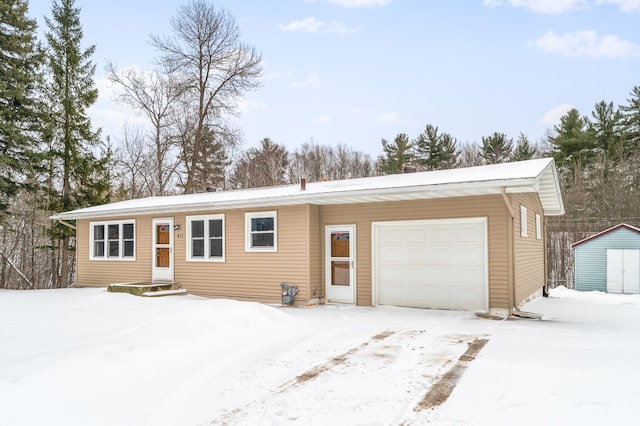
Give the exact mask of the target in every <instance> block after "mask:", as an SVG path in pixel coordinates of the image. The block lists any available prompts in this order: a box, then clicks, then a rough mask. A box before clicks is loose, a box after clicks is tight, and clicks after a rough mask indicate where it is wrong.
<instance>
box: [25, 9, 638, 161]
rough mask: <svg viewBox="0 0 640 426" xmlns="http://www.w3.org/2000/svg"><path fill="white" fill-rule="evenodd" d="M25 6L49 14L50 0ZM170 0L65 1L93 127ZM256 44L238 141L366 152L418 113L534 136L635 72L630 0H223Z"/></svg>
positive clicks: (620, 88) (450, 125) (114, 112)
mask: <svg viewBox="0 0 640 426" xmlns="http://www.w3.org/2000/svg"><path fill="white" fill-rule="evenodd" d="M29 4H30V15H31V16H32V17H35V18H37V19H38V22H39V25H40V26H41V28H40V30H41V31H42V29H43V27H44V20H43V16H44V15H46V16H50V9H51V2H50V1H49V0H31V1H30V2H29ZM179 4H181V2H178V1H165V0H111V1H108V2H107V1H95V0H76V5H77V6H79V7H81V9H82V11H81V20H82V24H83V27H84V36H85V37H84V41H85V47H86V46H88V45H90V44H96V45H97V48H96V53H95V55H94V57H93V59H94V61H95V62H96V63H97V76H96V77H97V85H98V88H99V89H100V100H99V101H98V103H97V104H96V105H95V106H94V107H93V108H92V110H91V116H92V119H93V124H94V126H95V127H102V128H103V132H104V134H109V135H111V137H112V139H113V140H115V141H117V140H118V138H120V137H121V132H122V126H123V123H124V122H125V121H129V122H135V120H136V118H135V114H134V113H133V112H131V111H127V110H124V109H123V108H121V107H118V106H117V105H115V104H114V103H113V102H112V99H113V96H114V95H113V88H111V87H109V84H108V83H107V82H106V80H105V79H104V74H105V72H104V67H105V64H106V63H107V61H112V62H114V63H116V64H117V65H118V66H119V67H125V66H138V67H140V68H142V69H151V68H152V67H153V59H154V57H155V56H156V52H155V51H154V49H153V48H152V47H151V46H150V45H149V44H148V39H149V35H150V34H168V33H170V26H169V20H170V18H171V17H172V16H175V14H176V11H177V8H178V5H179ZM214 4H215V6H216V7H224V8H226V9H227V10H228V11H229V12H231V14H232V15H234V16H235V18H236V20H237V23H238V25H239V27H240V30H241V34H242V39H243V40H244V41H245V42H246V43H248V44H250V45H252V46H254V47H255V48H256V49H257V50H258V51H259V52H260V53H261V54H262V56H263V61H264V68H265V72H264V77H263V79H262V87H261V88H259V89H258V90H256V91H253V92H249V93H247V94H246V96H245V98H244V100H243V101H242V114H241V116H240V117H239V118H237V119H235V121H236V124H237V125H238V127H240V128H241V129H242V131H243V134H244V147H245V148H247V147H250V146H255V145H257V144H258V143H259V141H260V140H261V139H262V138H265V137H269V138H271V139H272V140H273V141H275V142H277V143H280V144H283V145H285V146H287V147H288V148H289V149H294V148H296V147H298V146H300V145H301V144H303V143H306V142H309V141H310V140H311V139H313V140H314V141H315V142H317V143H320V144H323V145H337V144H339V143H342V144H346V145H348V146H351V147H352V148H354V149H358V150H361V151H364V152H366V153H369V154H371V155H373V156H377V155H378V154H379V153H380V152H381V144H380V140H381V138H385V139H389V140H390V139H393V138H394V137H395V136H396V135H397V134H398V133H407V134H408V135H409V137H410V138H415V137H416V136H418V134H419V133H420V132H421V131H423V130H424V127H425V126H426V125H427V124H433V125H435V126H438V127H439V129H440V130H441V131H443V132H448V133H450V134H451V135H452V136H454V137H456V138H457V139H458V140H459V141H460V142H478V141H480V140H481V137H482V136H487V135H490V134H491V133H493V132H495V131H497V132H503V133H506V134H507V135H508V136H509V137H512V138H514V140H515V139H516V138H517V136H518V134H519V133H520V132H522V133H524V134H525V135H527V136H528V137H529V139H530V140H533V141H537V140H540V139H542V138H544V137H545V134H546V132H547V131H548V130H549V129H552V128H553V125H554V124H555V123H557V122H558V119H559V117H560V116H561V115H562V114H563V113H564V112H565V111H567V110H568V109H569V108H571V107H575V108H577V109H578V110H579V111H580V112H581V113H582V114H583V115H590V114H591V111H592V110H593V106H594V104H595V103H597V102H599V101H601V100H605V101H607V102H609V101H612V102H614V104H616V105H620V104H625V103H626V100H627V99H628V98H629V92H630V91H631V90H632V89H633V87H634V86H637V85H640V29H639V28H640V0H464V1H463V0H423V1H417V0H274V1H258V0H254V1H248V0H247V1H244V0H235V1H234V0H222V1H216V2H214Z"/></svg>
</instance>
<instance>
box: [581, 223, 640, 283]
mask: <svg viewBox="0 0 640 426" xmlns="http://www.w3.org/2000/svg"><path fill="white" fill-rule="evenodd" d="M571 247H572V248H573V250H574V262H575V263H574V265H575V269H574V271H575V288H576V290H581V291H606V292H607V293H629V294H638V293H640V229H638V228H636V227H635V226H631V225H627V224H626V223H621V224H620V225H616V226H614V227H613V228H609V229H607V230H604V231H602V232H600V233H598V234H595V235H592V236H590V237H588V238H585V239H583V240H581V241H578V242H576V243H574V244H572V246H571Z"/></svg>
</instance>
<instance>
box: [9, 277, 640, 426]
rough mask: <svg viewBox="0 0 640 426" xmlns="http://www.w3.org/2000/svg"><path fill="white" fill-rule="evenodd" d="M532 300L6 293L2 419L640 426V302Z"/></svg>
mask: <svg viewBox="0 0 640 426" xmlns="http://www.w3.org/2000/svg"><path fill="white" fill-rule="evenodd" d="M523 309H525V310H527V311H530V312H537V313H540V314H542V315H543V320H542V321H538V320H526V319H517V320H508V321H494V320H488V319H480V318H477V317H476V316H475V315H474V314H472V313H469V312H451V311H432V310H422V309H409V308H395V307H377V308H358V307H354V306H338V305H328V306H317V307H312V308H278V307H270V306H264V305H260V304H256V303H243V302H235V301H228V300H210V299H203V298H198V297H194V296H180V297H165V298H140V297H135V296H130V295H127V294H117V293H107V292H106V291H105V290H103V289H67V290H41V291H29V292H15V291H0V424H1V425H40V424H41V425H65V426H66V425H83V426H84V425H153V426H156V425H201V424H203V425H209V424H248V425H279V424H305V425H325V424H336V425H337V424H341V425H342V424H344V425H351V424H368V425H369V424H380V425H387V424H389V425H399V424H425V423H430V424H438V425H459V424H463V425H507V424H508V425H512V424H518V425H538V424H545V425H566V424H583V425H584V424H592V425H600V424H635V423H636V421H637V419H636V417H637V408H636V407H637V406H638V404H640V297H638V296H622V295H610V294H600V293H577V292H574V291H570V290H566V289H563V288H560V289H556V290H554V291H553V292H552V297H550V298H544V299H538V300H535V301H533V302H531V303H529V304H528V305H526V306H525V307H524V308H523ZM483 339H486V340H487V343H486V345H485V346H484V347H482V345H479V346H477V347H476V349H477V350H478V352H477V354H470V352H467V351H468V349H469V348H470V347H473V346H474V345H477V344H478V342H483ZM465 353H466V355H465V356H462V357H461V355H463V354H465ZM465 367H466V369H465ZM456 368H457V369H458V370H456V371H458V373H459V374H457V375H455V374H452V371H453V369H456ZM443 380H444V382H445V385H446V384H447V383H446V382H447V380H448V383H449V385H451V386H452V385H456V386H455V388H454V389H453V392H452V393H451V395H450V396H449V397H448V399H446V400H445V397H446V395H445V396H442V395H441V394H438V395H435V396H434V393H433V392H431V393H429V391H430V390H431V389H432V387H434V388H437V387H438V386H440V385H442V383H443ZM445 387H446V386H445ZM443 401H444V402H443ZM442 402H443V403H442ZM439 403H442V404H441V405H438V404H439ZM634 419H636V420H634Z"/></svg>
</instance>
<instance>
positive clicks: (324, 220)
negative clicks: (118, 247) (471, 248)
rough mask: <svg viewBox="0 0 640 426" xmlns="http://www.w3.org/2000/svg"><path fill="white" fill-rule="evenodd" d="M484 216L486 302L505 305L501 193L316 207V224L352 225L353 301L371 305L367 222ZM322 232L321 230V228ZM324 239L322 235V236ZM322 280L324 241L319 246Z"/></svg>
mask: <svg viewBox="0 0 640 426" xmlns="http://www.w3.org/2000/svg"><path fill="white" fill-rule="evenodd" d="M465 217H487V223H488V238H489V250H488V252H489V254H488V257H489V305H490V307H503V308H509V307H510V304H509V265H508V249H507V233H508V227H509V224H508V221H507V217H508V213H507V208H506V206H505V204H504V200H503V199H502V197H501V196H499V195H495V196H480V197H459V198H446V199H433V200H417V201H398V202H387V203H366V204H345V205H342V204H341V205H332V206H321V207H320V224H321V228H322V229H324V227H325V226H327V225H350V224H355V225H356V234H357V246H356V255H357V261H356V303H357V304H358V305H361V306H370V305H371V292H372V282H371V278H372V277H371V250H372V247H371V222H381V221H398V220H423V219H447V218H465ZM323 232H324V231H323ZM322 240H324V239H322ZM322 253H323V256H322V259H323V268H322V269H321V271H322V274H323V275H322V282H323V283H324V280H325V277H324V243H323V246H322Z"/></svg>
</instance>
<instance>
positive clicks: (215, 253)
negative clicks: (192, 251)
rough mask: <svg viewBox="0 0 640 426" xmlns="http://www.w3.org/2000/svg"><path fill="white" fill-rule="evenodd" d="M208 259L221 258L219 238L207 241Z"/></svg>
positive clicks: (220, 240) (220, 241)
mask: <svg viewBox="0 0 640 426" xmlns="http://www.w3.org/2000/svg"><path fill="white" fill-rule="evenodd" d="M209 257H222V239H221V238H212V239H210V240H209Z"/></svg>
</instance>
